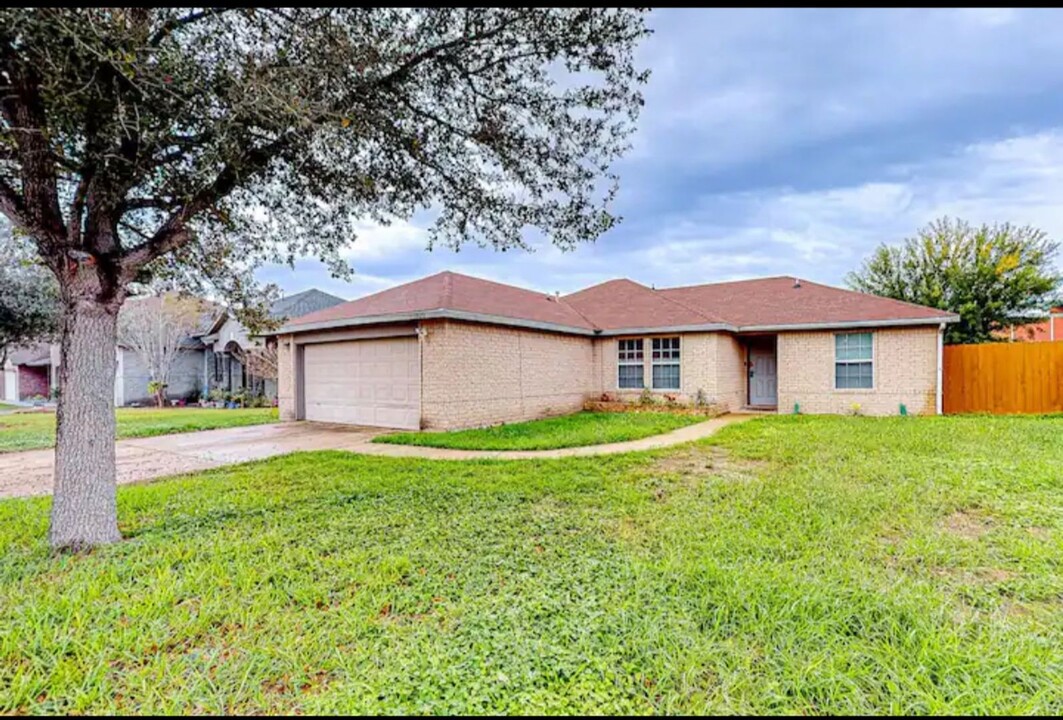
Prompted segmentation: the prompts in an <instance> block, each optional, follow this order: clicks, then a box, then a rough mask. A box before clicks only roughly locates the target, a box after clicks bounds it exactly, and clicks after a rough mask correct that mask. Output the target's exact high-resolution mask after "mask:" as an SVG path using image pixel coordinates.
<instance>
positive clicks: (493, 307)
mask: <svg viewBox="0 0 1063 720" xmlns="http://www.w3.org/2000/svg"><path fill="white" fill-rule="evenodd" d="M434 310H449V311H456V312H458V313H468V314H474V315H481V316H482V315H487V316H495V317H501V318H510V319H514V320H525V321H531V322H536V323H541V324H546V325H557V326H561V327H565V328H577V329H581V330H586V331H592V330H593V329H594V326H593V325H592V324H591V323H590V322H588V321H587V319H586V318H585V317H583V316H582V315H580V314H579V313H578V312H577V311H576V310H574V309H572V308H571V307H569V306H568V305H566V304H564V303H562V302H559V301H558V299H557V298H556V297H554V296H553V295H549V294H547V293H543V292H537V291H534V290H525V289H523V288H518V287H514V286H512V285H505V284H503V283H497V282H492V281H490V280H481V279H480V278H474V277H470V276H468V275H461V274H459V273H455V272H450V271H445V272H441V273H437V274H435V275H430V276H428V277H426V278H422V279H420V280H415V281H413V282H409V283H406V284H404V285H399V286H398V287H393V288H389V289H388V290H383V291H381V292H378V293H374V294H373V295H367V296H365V297H363V298H359V299H357V300H352V301H350V302H347V303H343V304H342V305H336V306H334V307H330V308H326V309H324V310H319V311H318V312H315V313H310V314H309V315H304V316H302V317H300V318H298V319H296V320H294V321H293V322H291V323H289V324H288V325H287V326H286V327H290V328H292V329H298V328H299V327H300V326H303V325H318V324H321V323H328V322H332V321H339V320H348V319H351V320H353V319H364V318H371V317H376V316H387V315H410V314H418V313H425V312H430V311H434Z"/></svg>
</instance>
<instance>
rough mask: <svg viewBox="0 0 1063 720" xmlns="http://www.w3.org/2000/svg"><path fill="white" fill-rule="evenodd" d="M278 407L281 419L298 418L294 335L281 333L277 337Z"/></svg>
mask: <svg viewBox="0 0 1063 720" xmlns="http://www.w3.org/2000/svg"><path fill="white" fill-rule="evenodd" d="M277 408H278V410H279V411H280V418H281V420H295V419H297V414H296V407H295V340H294V336H293V335H280V336H279V337H278V338H277Z"/></svg>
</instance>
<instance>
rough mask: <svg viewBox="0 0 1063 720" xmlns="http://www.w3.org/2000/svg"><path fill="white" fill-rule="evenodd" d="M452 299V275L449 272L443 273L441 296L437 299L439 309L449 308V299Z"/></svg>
mask: <svg viewBox="0 0 1063 720" xmlns="http://www.w3.org/2000/svg"><path fill="white" fill-rule="evenodd" d="M453 297H454V273H453V272H451V271H450V270H444V271H443V294H442V295H441V296H440V298H439V307H443V308H445V307H450V301H451V298H453Z"/></svg>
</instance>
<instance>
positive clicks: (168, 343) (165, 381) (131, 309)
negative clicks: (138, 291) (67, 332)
mask: <svg viewBox="0 0 1063 720" xmlns="http://www.w3.org/2000/svg"><path fill="white" fill-rule="evenodd" d="M202 316H203V303H201V302H200V301H199V300H196V299H194V298H189V297H182V296H180V295H177V294H173V293H168V294H165V295H160V296H151V297H142V298H135V299H133V300H130V301H129V302H128V303H127V304H126V305H125V307H123V308H122V312H121V313H120V314H119V316H118V342H119V344H120V345H122V346H125V347H128V348H129V349H130V350H132V351H133V352H134V353H135V354H136V355H137V357H138V358H140V361H141V362H142V363H144V366H145V367H146V368H147V369H148V378H149V381H148V390H149V392H151V393H152V394H153V395H154V396H155V404H156V405H157V406H158V407H163V406H164V405H165V404H166V388H167V386H168V385H169V383H170V372H171V371H172V370H173V367H174V364H175V363H176V362H177V359H178V357H179V356H180V354H181V352H187V351H188V343H189V336H190V335H191V334H192V333H193V332H194V331H195V330H196V328H197V327H198V326H199V324H200V318H201V317H202Z"/></svg>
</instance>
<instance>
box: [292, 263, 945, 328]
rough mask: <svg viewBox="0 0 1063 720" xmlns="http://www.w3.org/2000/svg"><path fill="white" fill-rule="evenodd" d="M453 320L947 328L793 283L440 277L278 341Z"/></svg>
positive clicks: (935, 315)
mask: <svg viewBox="0 0 1063 720" xmlns="http://www.w3.org/2000/svg"><path fill="white" fill-rule="evenodd" d="M443 317H447V318H453V319H464V320H472V321H479V322H488V323H499V324H509V325H520V326H525V327H533V328H541V329H547V330H559V331H562V332H573V333H578V334H584V335H592V334H593V335H598V334H604V335H620V334H625V333H633V332H652V331H661V332H663V331H669V332H676V331H681V330H698V329H702V330H728V331H732V332H743V331H756V330H765V331H768V330H787V329H791V330H793V329H802V328H814V327H846V326H875V325H917V324H932V323H940V322H954V321H955V320H956V319H957V316H956V315H955V314H953V313H949V312H945V311H943V310H936V309H934V308H928V307H923V306H922V305H912V304H911V303H905V302H900V301H898V300H890V299H887V298H882V297H878V296H875V295H868V294H865V293H859V292H854V291H852V290H842V289H840V288H835V287H830V286H828V285H820V284H818V283H813V282H809V281H807V280H802V281H799V282H798V281H795V279H794V278H792V277H773V278H762V279H757V280H742V281H738V282H725V283H712V284H708V285H692V286H688V287H679V288H669V289H655V288H650V287H646V286H645V285H640V284H638V283H636V282H633V281H631V280H626V279H621V280H610V281H608V282H605V283H601V284H600V285H594V286H592V287H589V288H587V289H585V290H580V291H579V292H575V293H572V294H570V295H565V296H562V297H556V296H553V295H548V294H546V293H542V292H536V291H534V290H525V289H522V288H517V287H513V286H512V285H504V284H502V283H496V282H491V281H489V280H482V279H480V278H474V277H469V276H468V275H460V274H458V273H453V272H449V271H448V272H441V273H438V274H436V275H431V276H429V277H426V278H422V279H420V280H415V281H413V282H410V283H406V284H404V285H399V286H397V287H393V288H391V289H389V290H384V291H382V292H378V293H375V294H373V295H367V296H366V297H363V298H360V299H358V300H352V301H351V302H348V303H344V304H342V305H336V306H334V307H330V308H327V309H325V310H321V311H318V312H315V313H311V314H309V315H305V316H303V317H300V318H298V319H296V320H295V321H292V322H289V323H287V324H286V325H285V326H284V327H282V328H281V329H280V330H278V331H277V332H278V333H286V332H300V331H306V330H316V329H324V328H332V327H344V326H348V325H362V324H371V323H383V322H399V321H407V320H417V319H426V318H443Z"/></svg>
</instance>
